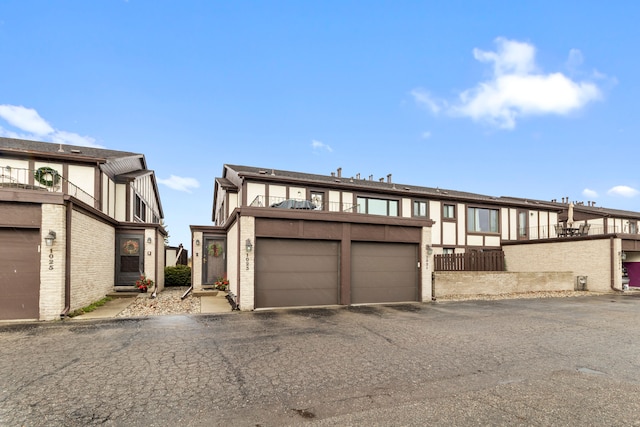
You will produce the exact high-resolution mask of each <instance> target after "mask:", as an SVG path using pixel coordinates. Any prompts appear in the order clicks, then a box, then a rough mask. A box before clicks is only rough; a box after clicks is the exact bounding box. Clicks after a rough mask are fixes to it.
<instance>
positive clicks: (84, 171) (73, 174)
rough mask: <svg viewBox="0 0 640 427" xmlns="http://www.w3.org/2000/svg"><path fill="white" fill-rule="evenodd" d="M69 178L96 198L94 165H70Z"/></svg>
mask: <svg viewBox="0 0 640 427" xmlns="http://www.w3.org/2000/svg"><path fill="white" fill-rule="evenodd" d="M67 179H68V180H69V181H70V182H71V183H72V184H73V185H75V186H76V187H78V188H80V189H81V190H82V191H84V192H85V193H87V194H88V195H90V196H91V197H93V198H95V197H96V194H95V168H93V167H92V166H76V165H69V176H68V177H67Z"/></svg>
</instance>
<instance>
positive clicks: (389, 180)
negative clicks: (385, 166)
mask: <svg viewBox="0 0 640 427" xmlns="http://www.w3.org/2000/svg"><path fill="white" fill-rule="evenodd" d="M387 182H388V183H389V184H391V174H389V175H387Z"/></svg>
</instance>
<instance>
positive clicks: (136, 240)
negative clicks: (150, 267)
mask: <svg viewBox="0 0 640 427" xmlns="http://www.w3.org/2000/svg"><path fill="white" fill-rule="evenodd" d="M117 241H118V246H117V248H116V286H135V283H136V280H138V279H139V278H140V276H141V275H142V274H144V257H143V256H142V255H143V254H144V236H143V235H141V234H119V235H118V238H117Z"/></svg>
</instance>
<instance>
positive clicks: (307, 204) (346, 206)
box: [249, 196, 358, 212]
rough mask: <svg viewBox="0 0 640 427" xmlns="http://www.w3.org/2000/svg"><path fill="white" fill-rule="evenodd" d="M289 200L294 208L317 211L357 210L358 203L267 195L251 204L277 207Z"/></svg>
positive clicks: (257, 197) (257, 198)
mask: <svg viewBox="0 0 640 427" xmlns="http://www.w3.org/2000/svg"><path fill="white" fill-rule="evenodd" d="M287 200H291V201H292V202H294V203H292V206H293V207H292V209H309V208H310V209H311V210H316V211H329V212H357V211H358V205H357V204H355V203H339V202H327V201H322V202H320V201H318V200H315V201H308V200H304V199H287V198H285V197H265V196H256V198H255V199H253V201H252V202H251V203H250V204H249V206H253V207H275V206H274V205H278V204H280V203H282V202H285V201H287Z"/></svg>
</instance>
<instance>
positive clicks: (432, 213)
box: [429, 201, 444, 245]
mask: <svg viewBox="0 0 640 427" xmlns="http://www.w3.org/2000/svg"><path fill="white" fill-rule="evenodd" d="M441 215H442V208H441V205H440V202H436V201H429V218H430V219H432V220H433V221H434V222H435V224H433V227H431V239H432V243H433V244H434V245H439V244H440V243H442V234H441V233H440V228H441V226H443V225H444V223H443V222H442V218H441Z"/></svg>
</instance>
